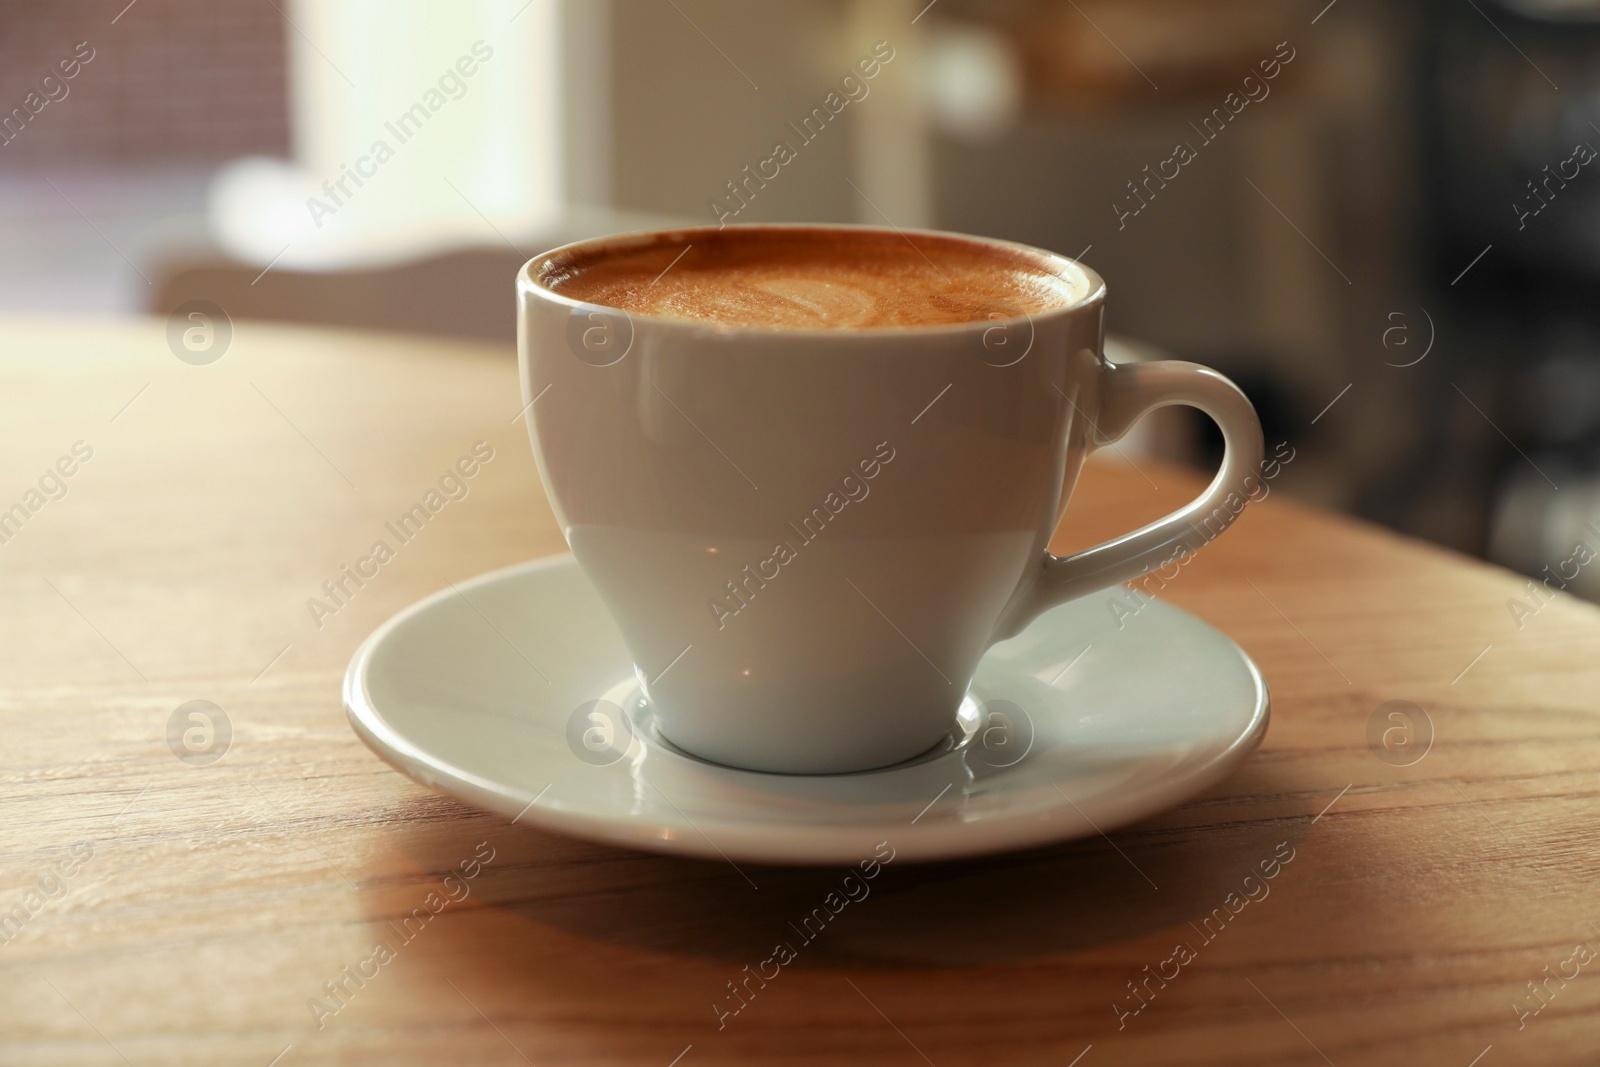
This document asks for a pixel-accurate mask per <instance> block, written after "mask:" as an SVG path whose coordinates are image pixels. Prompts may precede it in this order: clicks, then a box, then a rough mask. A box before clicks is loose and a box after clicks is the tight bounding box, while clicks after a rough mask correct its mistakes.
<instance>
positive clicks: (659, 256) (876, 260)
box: [538, 227, 1086, 330]
mask: <svg viewBox="0 0 1600 1067" xmlns="http://www.w3.org/2000/svg"><path fill="white" fill-rule="evenodd" d="M538 280H539V282H540V283H542V284H543V285H544V286H545V287H546V288H548V289H551V290H553V291H554V292H556V293H559V294H560V295H562V296H565V297H569V298H571V299H573V300H579V301H582V302H584V303H587V304H596V305H600V306H603V307H612V308H621V309H622V310H624V311H627V312H629V313H634V314H643V315H654V316H660V317H663V318H671V319H682V320H688V321H696V322H707V323H715V324H718V325H722V326H740V327H749V328H756V329H790V330H793V329H802V330H836V329H861V328H867V327H911V326H941V325H948V324H953V323H964V322H982V321H987V320H989V319H992V318H994V317H996V316H1006V317H1010V316H1016V315H1025V314H1029V315H1031V314H1037V313H1039V312H1042V311H1045V310H1048V309H1050V308H1054V307H1059V306H1062V305H1064V304H1069V303H1071V302H1073V301H1074V300H1076V299H1079V298H1080V297H1082V296H1084V295H1086V293H1085V292H1084V291H1083V290H1084V283H1083V282H1082V281H1081V280H1078V278H1077V276H1076V274H1075V273H1069V272H1068V271H1067V270H1064V269H1063V267H1062V266H1061V265H1060V264H1059V262H1058V261H1055V260H1052V259H1051V258H1050V257H1048V256H1046V255H1044V254H1042V253H1038V252H1034V251H1029V250H1024V249H1020V248H1018V249H1011V248H1008V247H1006V246H1002V245H996V244H992V243H991V244H982V243H979V242H977V241H968V240H964V239H962V238H960V237H955V236H949V235H939V236H931V235H927V234H921V233H919V234H915V235H904V236H903V235H900V234H898V233H894V232H888V233H885V232H884V231H881V230H859V231H856V230H850V229H844V228H838V229H827V230H822V229H818V230H811V229H806V228H792V229H789V228H781V227H771V228H769V227H748V228H744V227H729V228H727V229H725V230H718V231H714V232H709V233H708V232H705V231H699V232H695V233H693V234H676V233H672V232H667V233H660V234H655V235H653V236H651V237H650V238H648V239H646V240H644V241H641V242H638V243H621V244H612V245H609V246H607V245H600V246H596V245H589V246H588V247H586V248H579V249H576V250H573V251H571V252H567V253H564V254H560V255H556V256H553V257H551V258H550V259H549V260H547V261H545V262H544V263H543V264H541V265H540V268H539V273H538Z"/></svg>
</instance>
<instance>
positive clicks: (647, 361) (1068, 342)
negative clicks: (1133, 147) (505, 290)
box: [517, 226, 1262, 773]
mask: <svg viewBox="0 0 1600 1067" xmlns="http://www.w3.org/2000/svg"><path fill="white" fill-rule="evenodd" d="M792 228H793V227H766V226H750V227H739V228H738V229H739V230H741V231H750V232H751V233H752V234H758V233H759V232H760V231H770V230H781V229H792ZM803 228H804V229H808V230H812V231H816V230H824V231H833V232H837V233H838V234H839V236H840V237H842V238H847V237H848V236H849V235H850V234H851V233H859V232H860V230H861V229H865V228H860V227H803ZM732 229H733V228H730V231H724V232H731V230H732ZM716 233H717V231H716V229H715V228H707V229H706V230H696V229H686V230H681V231H670V232H665V231H664V232H656V233H643V234H629V235H623V236H618V237H608V238H602V239H599V240H596V241H586V242H580V243H579V244H578V245H569V246H566V247H565V248H562V249H556V250H554V251H551V252H547V253H545V254H544V255H541V256H538V257H536V258H534V259H533V260H532V261H530V262H529V263H528V264H527V265H526V266H525V267H524V268H523V269H522V271H521V273H520V275H519V276H518V285H517V288H518V300H519V316H518V319H519V347H520V351H521V369H522V388H523V402H524V403H525V404H529V405H531V409H530V412H529V419H528V425H529V433H530V436H531V438H532V441H533V450H534V455H535V457H536V459H537V461H538V465H539V471H540V474H541V476H542V477H543V479H544V485H545V489H546V491H547V492H548V494H549V498H550V502H551V505H552V507H553V508H554V510H555V514H556V517H557V519H558V521H559V522H560V525H561V528H562V530H563V532H564V533H565V535H566V538H567V542H568V544H569V545H570V546H571V547H572V551H573V554H574V555H575V556H576V557H577V560H578V562H579V564H581V565H582V567H583V569H584V571H585V572H586V573H587V574H588V576H589V577H590V579H591V580H592V581H593V582H594V585H595V587H596V589H597V590H598V591H599V593H600V596H601V598H602V599H603V601H604V602H605V604H606V607H607V608H608V609H609V610H610V612H611V614H612V615H613V617H614V618H615V619H616V622H617V624H618V626H619V628H620V629H621V632H622V635H623V637H624V639H625V640H626V642H627V645H628V648H629V650H630V651H631V653H632V655H633V659H634V664H635V669H636V674H637V676H638V679H639V681H640V683H641V684H642V685H643V687H644V690H645V694H646V696H647V698H648V700H649V701H650V704H651V706H652V710H653V716H654V720H655V723H656V725H657V728H658V729H659V730H660V731H661V733H662V734H663V735H665V737H666V739H667V740H669V741H671V742H672V743H673V744H675V745H677V746H678V747H680V748H682V749H683V750H685V751H687V752H689V753H691V754H693V755H696V756H699V757H702V758H704V759H708V760H712V761H714V762H717V763H723V764H728V765H731V766H735V767H744V768H749V769H753V770H762V771H778V772H790V773H837V772H849V771H860V770H865V769H869V768H873V767H882V766H886V765H889V764H893V763H897V762H899V761H902V760H905V759H909V758H911V757H913V756H916V755H918V754H920V753H922V752H924V751H926V750H927V749H929V748H930V747H932V746H934V745H935V744H938V743H939V742H940V741H941V740H942V739H943V738H944V737H945V736H946V735H947V734H949V732H950V731H951V729H952V727H953V726H954V723H955V716H956V712H957V710H958V708H959V707H960V704H961V702H962V699H963V697H964V696H965V694H966V690H967V686H968V684H969V682H970V681H971V679H972V675H973V672H974V671H975V669H976V668H977V665H978V661H979V659H980V658H981V657H982V656H983V654H984V652H985V650H986V649H988V648H989V646H990V645H992V644H994V643H995V642H996V641H999V640H1002V639H1004V638H1006V637H1009V636H1012V635H1014V634H1016V633H1018V632H1020V631H1021V630H1022V628H1023V627H1025V626H1026V625H1027V624H1028V622H1029V621H1031V620H1032V619H1033V618H1034V617H1035V616H1037V615H1038V614H1039V613H1040V612H1042V611H1044V610H1045V609H1047V608H1049V607H1051V606H1052V605H1055V604H1060V603H1061V602H1063V601H1065V600H1069V599H1071V598H1073V597H1078V596H1082V595H1083V594H1085V593H1088V592H1091V591H1093V590H1097V589H1102V588H1105V587H1107V586H1110V585H1112V584H1114V583H1117V582H1124V581H1127V580H1129V579H1132V578H1135V577H1138V576H1139V575H1141V574H1143V573H1145V572H1146V571H1148V570H1151V569H1153V568H1154V567H1157V566H1162V565H1164V564H1167V563H1168V562H1170V561H1171V560H1172V559H1173V558H1174V557H1175V556H1177V555H1179V554H1182V553H1186V552H1191V551H1194V550H1196V549H1198V548H1199V547H1201V546H1202V545H1204V544H1206V543H1208V542H1209V541H1210V540H1211V539H1212V538H1214V537H1215V536H1216V535H1217V534H1219V533H1220V532H1221V531H1222V530H1223V529H1224V528H1226V527H1227V526H1228V525H1229V524H1230V523H1231V522H1232V521H1233V520H1234V518H1235V517H1237V515H1238V513H1239V510H1240V509H1241V508H1242V507H1243V504H1244V500H1245V499H1246V498H1247V497H1248V496H1249V490H1250V488H1251V485H1250V479H1251V476H1253V475H1255V474H1256V473H1257V470H1258V465H1259V464H1260V461H1261V453H1262V442H1261V427H1260V424H1259V423H1258V422H1257V419H1256V415H1255V412H1254V410H1253V409H1252V408H1251V406H1250V404H1249V402H1248V401H1247V400H1246V399H1245V397H1244V395H1243V394H1242V393H1241V392H1240V391H1239V389H1238V388H1237V387H1236V386H1235V385H1234V384H1233V383H1232V382H1230V381H1228V380H1227V379H1226V378H1224V377H1223V376H1222V375H1220V374H1218V373H1217V372H1215V371H1213V370H1210V369H1208V368H1206V367H1202V366H1199V365H1198V364H1194V363H1184V362H1177V361H1171V362H1156V363H1144V364H1138V365H1121V366H1116V365H1112V364H1109V363H1107V362H1106V360H1105V358H1104V355H1103V353H1102V351H1101V342H1102V336H1103V334H1102V325H1101V318H1102V312H1103V306H1104V302H1105V284H1104V282H1102V281H1101V279H1100V277H1099V276H1098V275H1097V274H1095V272H1094V271H1092V270H1090V269H1089V268H1087V267H1085V266H1083V265H1082V264H1080V263H1077V262H1075V261H1073V260H1070V259H1067V258H1065V257H1063V256H1058V255H1055V254H1053V253H1050V252H1044V251H1041V250H1038V249H1031V248H1027V247H1026V246H1022V245H1014V244H1009V243H1006V242H1000V241H991V240H986V239H982V238H972V237H959V236H955V235H950V234H937V233H929V232H910V233H907V234H904V235H903V236H904V237H905V239H907V240H909V241H911V242H912V243H913V244H917V245H920V246H922V247H925V248H929V249H930V250H932V246H934V245H937V244H938V243H939V242H950V241H955V242H960V243H966V244H977V245H980V246H987V247H989V248H993V249H997V250H1000V251H1002V252H1004V253H1006V254H1010V255H1016V254H1018V253H1021V254H1023V255H1025V256H1027V257H1029V258H1031V259H1032V260H1034V261H1035V262H1037V263H1038V264H1041V265H1044V266H1045V267H1046V268H1047V269H1049V270H1050V271H1051V272H1053V273H1055V274H1057V275H1058V276H1059V277H1061V278H1063V279H1065V280H1066V281H1067V282H1068V283H1069V285H1070V286H1071V290H1072V294H1073V296H1072V299H1070V300H1069V301H1068V302H1067V303H1064V304H1063V305H1061V306H1059V307H1055V308H1051V309H1049V310H1047V311H1044V312H1039V313H1035V314H1033V315H1031V316H1029V315H1011V314H1007V313H1006V309H1004V308H997V309H996V312H995V313H994V314H993V315H992V316H991V317H990V318H988V319H986V320H985V321H981V322H976V323H970V324H960V325H944V326H928V327H911V328H869V329H835V330H796V329H757V328H750V327H734V326H719V325H712V324H705V323H696V322H689V321H680V320H675V319H668V318H664V317H658V316H653V315H642V314H632V315H629V314H627V313H625V312H622V311H619V310H615V309H609V308H602V307H597V306H594V305H589V304H583V303H580V302H578V301H575V300H572V299H570V298H568V297H564V296H561V295H559V294H558V293H556V292H554V291H552V290H551V289H550V288H548V287H546V285H545V284H543V282H542V280H541V278H542V276H543V274H542V272H543V271H544V270H545V269H546V267H547V265H548V264H550V263H551V262H552V261H556V262H558V263H559V262H560V261H562V260H563V259H564V258H565V257H566V256H568V255H569V254H570V253H572V252H573V251H574V250H579V249H581V250H584V251H593V250H604V249H608V248H609V249H621V248H627V247H630V246H637V245H642V244H652V243H659V242H669V243H673V244H676V245H680V246H688V245H692V244H693V243H694V242H695V240H696V239H697V237H698V238H702V239H708V240H709V239H711V238H712V236H713V235H714V234H716ZM889 233H890V234H893V233H894V231H889ZM846 254H847V253H846ZM1169 404H1189V405H1193V406H1194V407H1197V408H1199V409H1200V410H1201V411H1203V412H1205V413H1206V414H1207V415H1209V416H1210V417H1211V418H1212V419H1214V420H1215V421H1216V423H1217V424H1218V425H1219V426H1220V427H1221V429H1222V434H1223V438H1224V440H1225V442H1226V451H1225V454H1224V457H1223V461H1222V466H1221V469H1220V470H1219V471H1218V473H1217V475H1216V477H1215V479H1213V481H1212V482H1211V484H1210V486H1209V487H1208V488H1207V489H1206V491H1205V492H1204V493H1202V494H1201V495H1200V496H1199V497H1198V498H1197V499H1196V500H1195V501H1193V502H1192V503H1190V504H1189V505H1188V506H1187V507H1185V508H1183V509H1181V510H1179V511H1176V512H1174V513H1173V514H1171V515H1169V516H1167V517H1166V518H1164V519H1162V520H1160V521H1159V522H1155V523H1152V524H1150V525H1148V526H1145V527H1143V528H1141V529H1139V530H1135V531H1133V532H1131V533H1128V534H1126V535H1124V536H1122V537H1119V538H1117V539H1116V540H1113V541H1109V542H1107V543H1105V544H1102V545H1099V546H1097V547H1095V548H1091V549H1088V550H1087V551H1084V552H1079V553H1076V554H1074V555H1071V556H1067V557H1064V558H1063V557H1058V556H1054V555H1051V554H1050V553H1049V551H1048V550H1047V545H1048V543H1049V541H1050V539H1051V536H1052V534H1053V533H1054V531H1055V530H1056V527H1057V524H1058V523H1059V522H1060V520H1061V518H1062V516H1063V514H1064V512H1065V510H1066V506H1067V499H1068V497H1069V496H1070V495H1071V492H1072V489H1073V485H1074V483H1075V482H1076V481H1077V477H1078V472H1079V470H1080V468H1081V467H1082V465H1083V460H1084V457H1085V456H1086V455H1087V454H1088V453H1089V452H1090V451H1092V450H1093V449H1095V448H1098V447H1100V446H1102V445H1107V444H1110V443H1111V442H1114V441H1116V440H1117V439H1118V438H1119V437H1121V436H1122V435H1123V434H1124V433H1125V432H1126V431H1127V430H1128V428H1129V427H1130V426H1131V425H1132V424H1133V423H1134V421H1135V420H1137V419H1138V418H1139V417H1140V416H1142V415H1144V414H1145V413H1146V412H1149V411H1151V410H1153V409H1155V408H1158V407H1162V406H1165V405H1169ZM593 696H595V697H599V696H601V694H598V693H597V694H593Z"/></svg>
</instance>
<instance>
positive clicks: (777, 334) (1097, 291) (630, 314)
mask: <svg viewBox="0 0 1600 1067" xmlns="http://www.w3.org/2000/svg"><path fill="white" fill-rule="evenodd" d="M735 228H737V229H740V230H765V231H769V232H773V231H776V232H811V233H826V232H841V231H842V232H846V233H873V234H881V235H886V236H891V237H902V238H906V239H907V240H909V239H910V238H911V237H929V238H937V239H941V240H956V241H965V242H968V243H970V244H975V245H980V246H982V247H984V248H988V249H996V248H998V249H1006V250H1010V251H1013V252H1019V253H1023V254H1025V255H1028V256H1033V257H1038V258H1040V259H1042V260H1044V261H1045V262H1046V263H1047V264H1049V265H1050V266H1051V267H1053V268H1054V269H1055V270H1056V271H1057V272H1058V275H1059V276H1063V277H1066V278H1068V279H1069V280H1070V279H1071V276H1072V274H1074V273H1076V274H1080V275H1082V277H1083V279H1084V281H1085V282H1086V283H1087V286H1086V288H1085V291H1084V293H1083V295H1082V296H1079V297H1077V298H1076V299H1073V300H1069V301H1067V302H1066V303H1063V304H1059V305H1056V306H1055V307H1050V308H1046V309H1045V310H1044V311H1040V312H1037V313H1033V314H1030V313H1028V312H1023V313H1022V314H1020V315H1012V316H1010V317H1008V318H1005V319H998V320H996V319H975V320H973V321H972V322H951V323H940V324H937V325H925V326H861V327H851V328H840V329H836V330H830V329H820V330H819V329H807V328H800V327H769V326H743V325H736V324H728V323H718V322H712V321H703V320H698V319H678V318H671V317H668V316H666V315H655V314H649V313H646V312H639V311H628V310H626V309H624V308H614V307H611V306H610V305H607V304H594V303H591V302H589V301H586V300H575V299H573V298H572V297H570V296H563V295H562V294H560V293H558V292H556V291H555V290H554V289H550V288H547V287H546V286H544V285H542V284H540V283H539V281H537V280H536V278H535V271H536V270H537V269H538V268H539V267H540V266H542V265H543V264H544V263H546V262H548V261H549V260H551V259H553V258H555V257H556V256H558V255H563V254H566V253H569V252H573V251H577V250H578V249H582V248H603V247H606V246H626V245H628V244H643V243H646V242H653V241H657V240H659V239H661V238H662V237H669V236H670V237H673V238H682V239H683V240H684V241H686V242H690V243H692V241H693V239H694V237H695V235H698V234H705V233H718V232H721V231H723V230H727V229H735ZM517 292H518V294H519V295H526V296H531V297H537V298H538V299H540V300H544V301H546V302H548V303H551V304H554V305H556V306H558V307H564V308H567V309H568V310H569V311H576V310H578V309H581V308H601V309H604V310H606V311H611V312H615V313H616V314H618V315H623V316H625V317H626V318H627V319H628V321H630V322H640V323H647V324H649V325H650V326H651V327H652V328H655V329H663V330H682V331H685V332H687V333H693V334H698V335H702V336H703V335H705V334H713V335H715V336H718V337H730V338H740V339H746V338H785V339H799V338H809V339H811V340H813V341H815V340H818V339H820V338H823V337H827V336H830V335H832V334H844V335H848V336H851V337H863V336H866V337H926V338H937V337H948V336H960V335H962V334H965V333H967V332H969V331H970V330H971V329H972V328H973V326H974V325H975V324H977V323H982V324H983V325H984V327H985V328H986V329H987V328H990V327H992V326H995V325H1010V324H1013V323H1027V322H1031V323H1037V322H1039V321H1041V320H1049V319H1053V318H1057V317H1066V316H1068V315H1073V314H1076V313H1077V312H1080V311H1083V310H1084V309H1086V308H1090V307H1094V306H1096V305H1098V304H1102V303H1104V302H1105V297H1106V283H1105V279H1103V278H1101V277H1100V274H1099V273H1098V272H1097V271H1096V270H1094V268H1092V267H1090V266H1089V265H1088V264H1086V263H1083V262H1082V261H1080V260H1076V259H1073V258H1072V257H1071V256H1064V255H1061V254H1060V253H1059V252H1052V251H1050V250H1049V249H1045V248H1039V247H1037V246H1035V245H1029V244H1023V243H1022V242H1020V241H1006V240H1002V239H1001V238H998V237H981V236H978V235H976V234H968V233H957V232H954V231H950V230H929V229H912V230H905V229H901V228H900V227H898V226H872V225H866V224H859V223H823V222H759V223H757V222H751V223H734V224H733V225H732V226H714V225H709V224H708V225H702V226H667V227H658V228H655V229H645V230H628V231H625V232H622V233H613V234H605V235H603V236H599V237H586V238H583V239H581V240H577V241H569V242H567V243H566V244H564V245H560V246H558V247H556V248H552V249H549V250H548V251H545V252H541V253H540V254H538V255H536V256H534V257H533V258H532V259H530V260H528V261H527V262H526V263H524V264H523V265H522V267H521V269H520V270H518V271H517Z"/></svg>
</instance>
